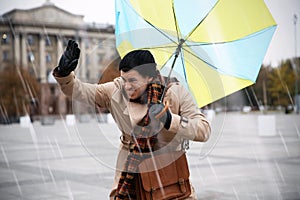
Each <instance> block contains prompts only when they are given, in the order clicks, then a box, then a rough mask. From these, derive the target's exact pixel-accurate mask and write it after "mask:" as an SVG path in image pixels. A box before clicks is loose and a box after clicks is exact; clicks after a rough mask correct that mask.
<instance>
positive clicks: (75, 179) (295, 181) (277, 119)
mask: <svg viewBox="0 0 300 200" xmlns="http://www.w3.org/2000/svg"><path fill="white" fill-rule="evenodd" d="M261 116H262V114H260V113H247V114H243V113H220V114H217V115H216V116H215V117H214V118H212V128H213V133H212V136H211V138H210V140H209V141H208V142H207V143H204V144H203V143H196V142H191V143H190V149H189V150H188V160H189V164H190V173H191V181H192V184H193V185H194V187H195V189H196V192H197V196H198V199H204V200H212V199H218V200H219V199H240V200H245V199H246V200H247V199H267V200H269V199H270V200H273V199H290V200H291V199H300V170H299V169H300V115H295V114H290V115H284V114H274V113H268V114H267V115H263V116H264V117H267V118H268V117H270V119H271V121H270V120H269V121H268V120H267V121H261V120H262V119H261V118H260V117H261ZM263 120H265V119H263ZM119 134H120V133H119V131H118V130H117V127H116V125H115V124H114V123H99V122H98V121H97V120H95V119H94V118H92V119H91V120H86V121H85V122H79V121H77V122H76V123H75V125H69V124H68V123H66V121H65V120H62V119H56V120H55V123H54V125H41V123H40V122H39V121H35V122H34V123H32V124H30V125H28V126H25V127H23V126H21V125H20V124H11V125H0V147H1V149H0V150H1V152H0V199H3V200H11V199H24V200H25V199H26V200H27V199H28V200H35V199H46V200H47V199H54V200H60V199H76V200H77V199H82V200H89V199H91V200H94V199H108V195H109V192H110V188H111V185H112V182H113V178H114V163H115V162H116V155H117V152H118V146H119Z"/></svg>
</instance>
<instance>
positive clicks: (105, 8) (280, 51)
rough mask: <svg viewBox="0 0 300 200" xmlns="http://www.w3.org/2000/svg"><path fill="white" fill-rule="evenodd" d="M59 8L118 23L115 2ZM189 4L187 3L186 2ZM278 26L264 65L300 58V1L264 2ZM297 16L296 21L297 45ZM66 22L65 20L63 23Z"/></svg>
mask: <svg viewBox="0 0 300 200" xmlns="http://www.w3.org/2000/svg"><path fill="white" fill-rule="evenodd" d="M45 2H46V0H0V15H2V14H3V13H5V12H8V11H10V10H12V9H15V8H18V9H29V8H34V7H38V6H41V5H42V4H43V3H45ZM51 2H52V3H54V4H55V5H56V6H57V7H60V8H62V9H64V10H67V11H69V12H71V13H73V14H81V15H84V20H85V21H86V22H98V23H109V24H114V23H115V13H114V0H51ZM187 2H188V1H187ZM265 3H266V4H267V6H268V8H269V10H270V12H271V13H272V15H273V17H274V19H275V21H276V22H277V24H278V26H277V30H276V32H275V34H274V36H273V39H272V41H271V44H270V47H269V49H268V51H267V54H266V56H265V59H264V64H266V65H268V64H271V65H272V66H277V65H278V63H279V62H280V61H281V60H282V59H287V58H292V57H294V56H295V54H296V50H297V56H298V57H299V56H300V0H265ZM294 14H296V15H297V16H298V20H297V29H296V31H297V38H296V41H297V47H296V45H295V25H294V21H293V18H294ZM62 20H63V19H62Z"/></svg>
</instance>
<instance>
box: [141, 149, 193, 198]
mask: <svg viewBox="0 0 300 200" xmlns="http://www.w3.org/2000/svg"><path fill="white" fill-rule="evenodd" d="M154 169H156V170H154ZM139 171H140V173H139V180H138V181H139V183H138V185H139V191H140V192H139V194H140V197H139V199H141V200H167V199H178V200H180V199H185V198H187V197H189V196H190V194H191V185H190V182H189V176H190V172H189V168H188V163H187V159H186V155H185V152H182V151H176V152H171V153H164V154H160V155H156V156H154V157H153V158H148V159H145V160H144V161H143V162H141V163H140V165H139Z"/></svg>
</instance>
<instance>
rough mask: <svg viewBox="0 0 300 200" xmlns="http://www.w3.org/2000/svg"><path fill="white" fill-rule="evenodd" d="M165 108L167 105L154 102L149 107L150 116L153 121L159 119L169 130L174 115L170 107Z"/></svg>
mask: <svg viewBox="0 0 300 200" xmlns="http://www.w3.org/2000/svg"><path fill="white" fill-rule="evenodd" d="M164 109H165V106H164V105H163V104H160V103H158V104H153V105H152V106H151V107H150V108H149V116H150V120H151V123H155V122H154V121H157V120H158V121H159V122H160V123H162V124H163V125H164V128H165V129H167V130H168V129H169V128H170V126H171V121H172V115H171V112H170V111H169V109H168V108H167V109H166V110H164Z"/></svg>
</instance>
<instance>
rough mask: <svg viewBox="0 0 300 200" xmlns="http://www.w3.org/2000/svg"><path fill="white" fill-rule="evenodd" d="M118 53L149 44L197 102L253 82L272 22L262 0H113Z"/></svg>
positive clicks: (163, 66) (164, 68)
mask: <svg viewBox="0 0 300 200" xmlns="http://www.w3.org/2000/svg"><path fill="white" fill-rule="evenodd" d="M115 5H116V27H115V35H116V47H117V50H118V52H119V54H120V56H121V57H123V56H124V55H125V54H126V53H128V52H129V51H132V50H135V49H148V50H150V51H151V53H152V54H153V55H154V57H155V59H156V62H157V64H158V67H159V69H160V71H161V73H162V74H163V75H166V76H169V75H170V74H171V73H172V76H175V77H177V78H178V79H179V80H180V81H181V82H182V83H183V84H184V85H185V87H186V88H187V89H189V90H190V92H191V93H192V94H193V97H194V99H195V101H196V102H197V104H198V106H199V107H203V106H205V105H207V104H209V103H211V102H214V101H216V100H218V99H220V98H223V97H225V96H227V95H229V94H232V93H233V92H236V91H238V90H241V89H243V88H245V87H247V86H250V85H252V84H254V83H255V81H256V78H257V76H258V73H259V70H260V67H261V64H262V61H263V59H264V56H265V53H266V51H267V49H268V46H269V43H270V42H271V39H272V36H273V34H274V32H275V29H276V23H275V21H274V19H273V17H272V15H271V14H270V12H269V10H268V8H267V7H266V5H265V3H264V1H263V0H238V1H236V0H188V1H183V0H163V1H162V0H151V1H146V0H116V4H115Z"/></svg>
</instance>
